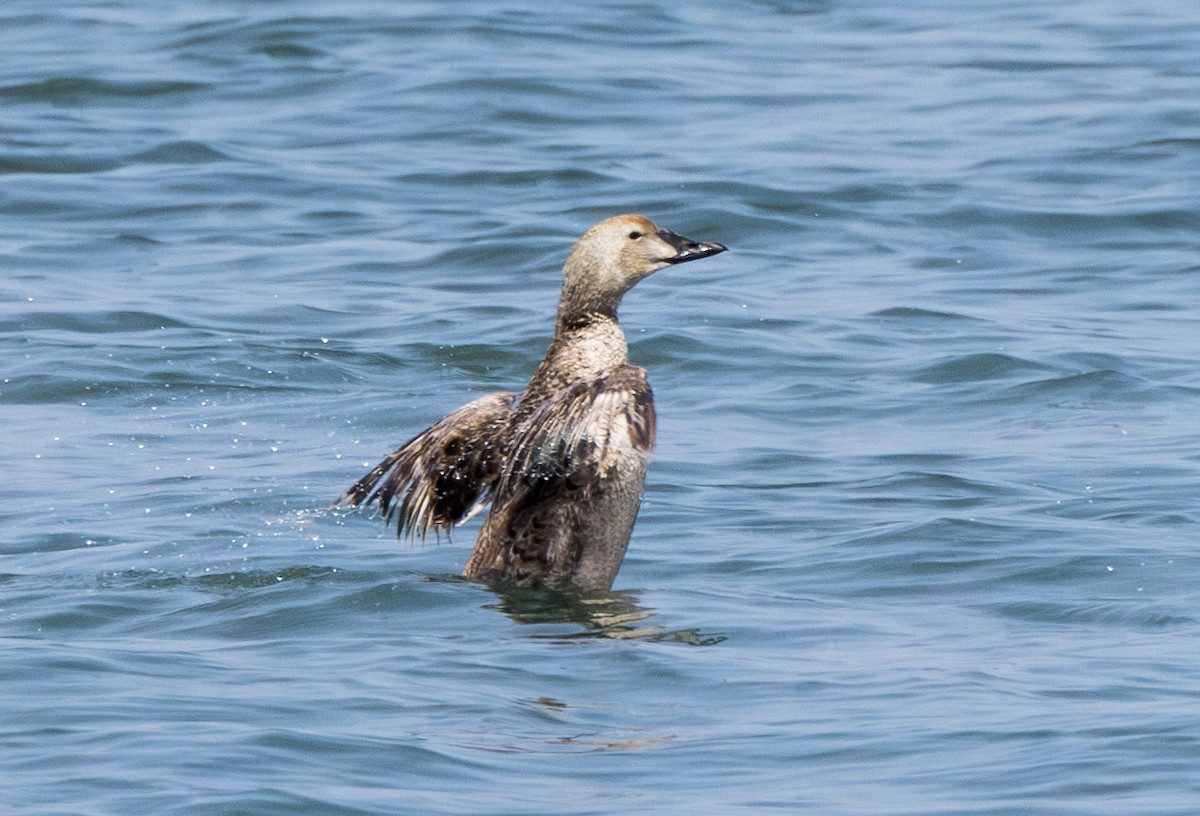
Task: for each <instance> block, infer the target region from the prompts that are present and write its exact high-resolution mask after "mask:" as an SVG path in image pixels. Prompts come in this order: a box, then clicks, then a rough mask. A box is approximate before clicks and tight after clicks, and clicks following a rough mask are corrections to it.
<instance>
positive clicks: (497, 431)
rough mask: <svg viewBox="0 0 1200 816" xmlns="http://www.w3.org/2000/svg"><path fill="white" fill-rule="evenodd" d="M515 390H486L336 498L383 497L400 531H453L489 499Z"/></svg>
mask: <svg viewBox="0 0 1200 816" xmlns="http://www.w3.org/2000/svg"><path fill="white" fill-rule="evenodd" d="M512 403H513V395H512V394H509V393H504V392H497V393H495V394H487V395H486V396H482V397H480V398H479V399H477V400H473V401H472V402H469V403H467V404H466V405H464V406H463V407H462V408H459V409H458V410H457V411H455V412H454V413H452V414H450V415H449V416H446V417H444V418H443V419H441V420H439V421H438V422H436V423H434V424H433V425H432V426H430V427H429V428H428V429H426V430H425V431H423V432H421V433H420V434H418V435H417V436H415V437H413V438H412V439H410V440H409V441H408V442H406V443H405V444H404V445H403V446H402V447H401V448H400V449H399V450H397V451H396V452H395V453H393V454H392V455H391V456H389V457H387V458H386V459H384V460H383V461H382V462H380V463H379V464H378V465H377V466H376V467H375V468H374V469H373V470H372V471H371V472H370V473H368V474H367V475H366V476H364V477H362V478H361V479H359V480H358V482H356V483H355V485H354V486H353V487H351V488H350V489H349V490H347V491H346V492H345V493H343V494H342V496H341V497H340V498H339V499H338V500H337V502H335V504H347V505H350V506H351V507H356V506H358V505H360V504H364V503H370V502H372V501H375V502H378V503H379V512H380V514H381V515H382V516H383V518H384V520H386V521H391V519H392V517H393V516H395V517H396V535H398V536H404V535H409V536H415V537H419V538H424V537H425V535H426V533H428V532H429V529H430V528H433V530H435V531H436V532H438V533H439V534H440V533H441V532H442V531H447V532H448V531H449V530H450V528H451V527H453V526H454V525H455V524H457V523H458V522H460V521H462V520H463V519H465V518H467V517H468V516H469V515H470V514H471V513H472V512H473V511H474V510H475V509H477V508H478V507H479V506H480V505H482V504H484V503H486V502H487V500H488V497H489V494H490V492H491V489H492V487H493V486H494V485H495V483H496V479H497V478H498V477H499V475H500V470H501V466H502V464H503V461H504V455H505V449H506V447H507V446H506V445H505V439H504V437H505V435H506V432H507V429H508V424H509V421H510V419H511V418H512Z"/></svg>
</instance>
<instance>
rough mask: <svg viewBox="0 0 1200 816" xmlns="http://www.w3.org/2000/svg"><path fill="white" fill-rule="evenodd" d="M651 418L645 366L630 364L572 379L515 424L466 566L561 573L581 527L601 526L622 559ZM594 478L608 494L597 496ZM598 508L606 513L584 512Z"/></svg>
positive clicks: (499, 573)
mask: <svg viewBox="0 0 1200 816" xmlns="http://www.w3.org/2000/svg"><path fill="white" fill-rule="evenodd" d="M654 422H655V420H654V397H653V394H652V392H651V390H650V384H649V383H648V382H647V380H646V372H645V371H643V370H642V369H640V368H637V367H635V366H630V365H626V366H621V367H620V368H618V369H617V370H616V371H614V372H613V373H611V374H609V375H608V376H605V377H600V378H597V379H592V380H577V381H575V382H574V383H571V384H570V385H569V386H567V387H566V388H564V389H563V390H562V391H560V392H559V393H558V394H556V395H555V396H554V397H552V398H551V399H549V400H548V401H547V402H546V403H545V404H543V405H541V406H539V408H538V409H537V410H536V411H535V412H534V413H533V414H531V415H530V416H529V418H528V419H526V420H524V421H523V422H522V423H521V424H520V426H518V427H517V428H515V429H514V432H513V436H512V439H511V447H510V451H509V454H508V459H507V461H506V462H505V463H504V466H503V469H502V471H501V473H500V477H499V480H498V481H497V484H496V488H495V490H494V491H493V497H494V504H493V507H492V512H491V515H490V516H489V517H488V520H487V523H486V524H485V525H484V529H483V531H482V532H481V534H480V538H479V542H478V543H477V544H476V548H475V551H474V552H473V553H472V554H471V558H470V559H469V560H468V562H467V566H466V569H465V574H466V575H467V576H468V577H474V578H482V579H483V580H490V581H497V580H509V581H514V582H516V583H523V582H525V581H527V580H529V579H533V580H541V581H543V582H549V583H554V582H557V581H560V580H568V579H569V576H570V575H571V574H572V573H573V571H574V570H575V569H576V567H577V566H578V563H579V558H580V557H581V553H580V552H579V547H580V544H581V540H580V530H581V528H582V527H588V528H595V529H604V530H605V533H604V534H603V535H602V536H600V537H603V538H606V539H608V538H612V539H613V540H614V547H615V548H617V549H619V551H620V553H618V554H616V555H615V556H614V557H615V558H616V563H618V564H619V559H620V554H623V552H624V547H625V544H626V542H627V541H628V538H629V529H630V528H632V525H633V517H634V516H635V515H636V513H637V505H638V503H639V502H640V499H641V490H642V479H643V477H644V474H645V464H646V460H647V459H648V458H649V455H650V451H651V450H652V449H653V447H654ZM601 487H604V488H605V490H606V491H607V494H606V498H605V499H604V500H603V501H601V502H600V504H595V503H594V502H591V500H592V499H594V498H597V494H598V492H599V491H600V489H601ZM614 501H615V502H616V503H615V504H614ZM596 514H610V515H611V516H612V517H606V518H594V519H593V518H590V516H591V515H596ZM617 539H619V541H617Z"/></svg>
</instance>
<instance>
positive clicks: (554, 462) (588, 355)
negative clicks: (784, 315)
mask: <svg viewBox="0 0 1200 816" xmlns="http://www.w3.org/2000/svg"><path fill="white" fill-rule="evenodd" d="M725 251H726V247H725V246H723V245H722V244H719V243H715V242H700V241H693V240H691V239H688V238H684V237H683V236H680V235H677V234H675V233H674V232H671V231H670V230H667V229H662V228H660V227H659V226H658V225H656V224H655V223H654V222H653V221H651V220H650V219H648V218H646V217H644V216H642V215H636V214H627V215H618V216H615V217H612V218H608V219H605V220H603V221H601V222H599V223H598V224H595V225H594V226H592V227H591V228H590V229H588V230H587V231H586V232H585V233H583V235H582V236H581V237H580V238H579V240H578V241H577V242H576V243H575V245H574V247H573V248H572V249H571V252H570V254H569V255H568V257H567V260H566V263H565V264H564V266H563V281H562V290H561V294H560V297H559V301H558V312H557V316H556V319H555V325H554V335H553V337H552V338H551V340H550V344H549V347H548V349H547V351H546V355H545V357H544V358H543V359H542V361H541V363H540V364H539V365H538V367H537V369H536V370H535V371H534V373H533V376H532V377H531V378H530V380H529V383H528V384H527V385H526V386H525V388H524V390H523V391H522V392H521V394H520V396H519V397H518V396H517V395H516V394H514V393H511V392H496V393H491V394H486V395H484V396H482V397H479V398H477V399H475V400H473V401H471V402H469V403H467V404H466V405H464V406H463V407H461V408H459V409H458V410H457V411H454V412H453V413H451V414H449V415H447V416H446V417H444V418H442V419H441V420H439V421H438V422H436V423H434V424H433V425H431V426H430V427H429V428H427V429H425V430H424V431H422V432H421V433H419V434H417V435H416V436H414V437H413V438H412V439H410V440H409V441H408V442H406V443H404V444H403V445H402V446H401V447H400V448H399V449H398V450H396V451H395V452H394V453H392V454H391V455H390V456H388V457H387V458H385V459H384V460H383V461H382V462H380V463H379V464H378V465H377V466H376V467H374V468H373V469H372V470H371V471H370V472H369V473H367V474H366V475H365V476H363V477H362V478H361V479H359V480H358V481H357V482H356V483H355V484H354V485H353V486H352V487H351V488H350V489H349V490H347V491H346V492H345V493H343V494H342V495H341V497H340V498H339V499H338V500H337V501H336V502H335V505H344V506H349V507H357V506H361V505H368V504H371V503H375V504H377V505H378V510H379V514H380V515H381V516H382V517H383V519H384V520H385V522H391V521H392V520H393V519H394V520H395V524H396V533H397V536H399V537H402V538H403V537H410V538H420V539H424V538H425V536H426V535H427V534H428V532H429V531H431V530H432V531H434V532H435V533H436V534H437V535H438V536H439V537H440V535H441V534H442V533H443V532H445V533H447V534H449V532H450V530H451V529H452V528H453V527H454V526H456V525H457V524H459V523H461V522H463V521H465V520H466V519H468V518H470V517H471V516H473V515H474V514H475V513H476V512H478V511H479V510H481V509H482V508H483V507H484V506H486V505H487V504H489V503H490V505H491V507H490V509H489V511H488V514H487V517H486V518H485V520H484V522H483V525H482V527H481V529H480V531H479V535H478V538H477V540H476V542H475V546H474V548H473V549H472V551H471V554H470V556H469V558H468V559H467V562H466V566H465V567H464V569H463V576H465V577H466V578H468V579H474V580H477V581H480V582H483V583H485V584H490V585H503V586H508V587H544V588H558V589H572V588H573V589H578V590H599V591H607V590H609V589H611V587H612V585H613V582H614V580H615V579H616V575H617V572H618V570H619V569H620V567H621V563H622V561H623V560H624V557H625V551H626V549H627V548H628V545H629V539H630V536H631V534H632V532H633V526H634V521H635V519H636V517H637V513H638V509H639V507H640V505H641V501H642V492H643V489H644V485H645V478H646V467H647V463H648V461H649V457H650V453H651V451H652V450H653V448H654V436H655V411H654V396H653V393H652V391H651V389H650V383H649V381H648V380H647V377H646V372H645V370H644V369H642V368H639V367H637V366H635V365H633V364H631V363H630V361H629V353H628V347H627V345H626V341H625V335H624V332H623V331H622V329H621V325H620V323H618V321H617V307H618V306H619V305H620V303H621V299H622V297H623V296H624V295H625V294H626V293H627V292H628V291H629V290H630V289H632V288H633V287H634V286H635V285H636V284H637V283H638V282H639V281H641V280H643V279H645V278H647V277H649V276H650V275H651V274H653V273H654V272H657V271H658V270H660V269H663V268H665V267H668V266H673V265H677V264H682V263H688V262H691V261H695V260H699V259H700V258H707V257H710V256H712V255H717V254H719V253H721V252H725Z"/></svg>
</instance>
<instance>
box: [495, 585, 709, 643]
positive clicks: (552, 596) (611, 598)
mask: <svg viewBox="0 0 1200 816" xmlns="http://www.w3.org/2000/svg"><path fill="white" fill-rule="evenodd" d="M493 591H494V592H495V593H496V595H497V597H498V598H499V602H498V603H496V604H488V606H490V607H491V608H493V609H498V610H500V611H501V612H503V613H504V614H506V615H508V616H509V617H510V618H512V619H513V620H514V621H516V622H517V623H522V624H531V625H553V624H570V625H574V626H579V627H582V631H575V632H556V633H538V634H534V635H531V637H535V638H547V639H552V640H574V639H579V638H612V639H614V640H648V641H653V642H660V643H662V642H665V643H685V644H687V645H690V646H712V645H715V644H717V643H720V642H721V641H723V640H725V636H724V635H711V634H703V633H701V632H699V631H697V630H695V629H678V630H668V629H665V628H664V627H662V626H655V625H654V624H652V623H650V622H649V621H650V620H651V618H652V616H653V611H652V610H649V609H646V608H644V607H642V606H639V605H638V603H637V593H636V592H631V591H607V592H602V591H590V592H578V591H571V590H555V589H528V588H522V587H510V588H504V587H497V588H494V589H493Z"/></svg>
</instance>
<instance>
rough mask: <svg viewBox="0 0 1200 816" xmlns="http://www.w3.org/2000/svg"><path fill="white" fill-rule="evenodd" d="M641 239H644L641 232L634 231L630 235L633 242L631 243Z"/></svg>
mask: <svg viewBox="0 0 1200 816" xmlns="http://www.w3.org/2000/svg"><path fill="white" fill-rule="evenodd" d="M641 237H642V234H641V233H640V232H638V231H637V230H634V231H633V232H631V233H629V240H631V241H636V240H637V239H638V238H641Z"/></svg>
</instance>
